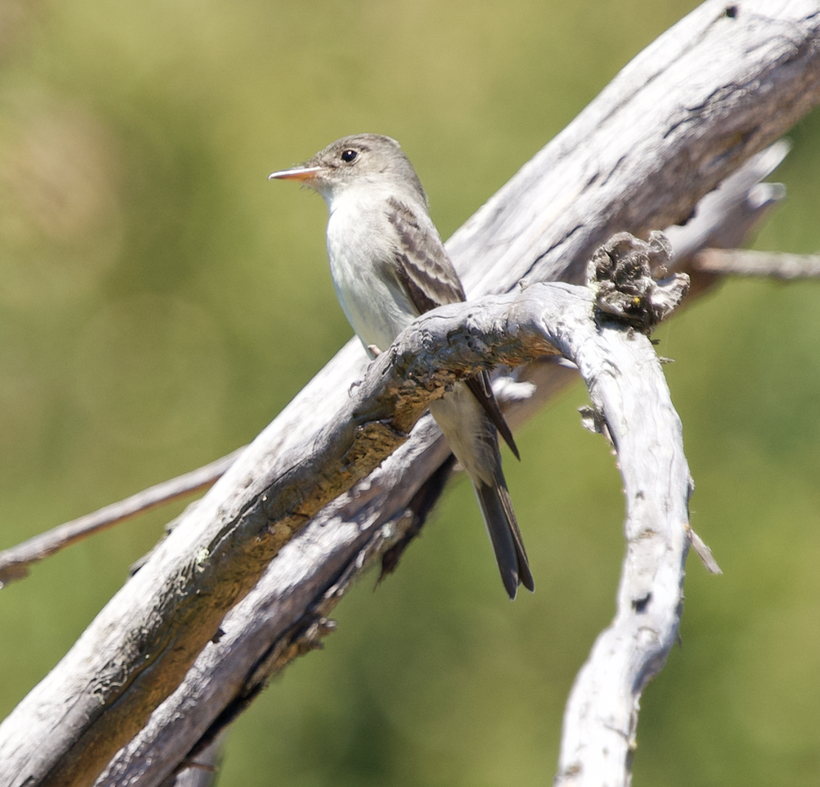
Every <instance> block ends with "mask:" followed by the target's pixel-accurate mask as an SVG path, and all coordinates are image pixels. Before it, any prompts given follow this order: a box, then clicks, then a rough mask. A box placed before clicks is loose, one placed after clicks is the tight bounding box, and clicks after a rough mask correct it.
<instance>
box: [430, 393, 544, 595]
mask: <svg viewBox="0 0 820 787" xmlns="http://www.w3.org/2000/svg"><path fill="white" fill-rule="evenodd" d="M430 412H431V413H432V415H433V417H434V418H435V419H436V421H437V422H438V425H439V426H440V427H441V431H442V432H444V436H445V437H446V438H447V442H448V443H449V444H450V448H451V449H452V451H453V453H454V454H455V455H456V459H458V461H459V462H460V463H461V466H462V467H463V468H464V470H465V471H466V472H467V475H469V476H470V480H471V481H472V482H473V487H474V488H475V492H476V497H478V503H479V505H480V506H481V513H482V515H483V516H484V524H485V525H486V526H487V532H488V533H489V534H490V541H492V544H493V550H494V551H495V559H496V562H497V563H498V569H499V571H500V572H501V579H502V581H503V582H504V587H505V588H506V590H507V594H508V595H509V597H510V598H511V599H512V598H515V594H516V591H517V590H518V586H519V585H524V587H525V588H527V589H528V590H533V589H534V587H535V586H534V584H533V581H532V574H531V573H530V566H529V563H528V562H527V553H526V552H525V551H524V542H523V541H522V539H521V532H520V531H519V530H518V523H517V522H516V519H515V512H514V511H513V507H512V501H511V500H510V493H509V492H508V491H507V483H506V481H505V480H504V473H503V471H502V469H501V453H500V451H499V449H498V433H497V431H496V427H495V425H494V424H493V422H492V421H491V420H490V418H489V416H488V415H487V413H486V412H485V410H484V408H483V407H481V405H480V404H479V403H478V402H477V401H476V399H475V397H474V395H473V393H472V392H471V391H470V389H469V388H468V387H467V385H466V384H464V383H457V384H456V385H455V386H454V387H453V391H452V393H449V394H448V395H447V396H445V397H444V398H442V399H438V400H436V401H435V402H431V403H430Z"/></svg>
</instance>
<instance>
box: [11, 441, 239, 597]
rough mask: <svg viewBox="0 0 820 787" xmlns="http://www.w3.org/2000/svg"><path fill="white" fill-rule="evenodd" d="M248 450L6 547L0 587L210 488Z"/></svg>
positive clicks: (235, 452)
mask: <svg viewBox="0 0 820 787" xmlns="http://www.w3.org/2000/svg"><path fill="white" fill-rule="evenodd" d="M244 450H245V449H244V447H243V448H237V449H236V450H235V451H233V452H231V453H230V454H228V455H227V456H223V457H222V458H221V459H217V460H216V461H214V462H211V463H210V464H207V465H204V466H202V467H198V468H197V469H196V470H191V471H190V472H188V473H184V474H183V475H179V476H177V477H176V478H171V479H169V480H168V481H163V482H162V483H160V484H156V485H155V486H151V487H148V489H143V490H142V491H141V492H137V493H136V494H135V495H131V496H130V497H126V498H125V500H120V501H119V502H118V503H112V504H111V505H107V506H105V507H103V508H100V509H99V510H97V511H94V512H93V513H91V514H86V515H85V516H81V517H79V518H78V519H72V520H71V521H70V522H66V523H64V524H62V525H59V526H58V527H55V528H53V529H52V530H47V531H46V532H45V533H40V534H39V535H36V536H34V537H33V538H29V539H28V540H27V541H23V542H22V543H21V544H17V546H14V547H11V548H10V549H6V550H3V551H2V552H0V589H1V588H3V587H5V586H6V585H8V584H9V583H11V582H14V581H15V580H18V579H22V578H23V577H25V576H27V575H28V572H29V566H31V564H32V563H37V562H38V561H40V560H43V559H45V558H47V557H50V556H51V555H53V554H54V553H55V552H59V551H60V550H61V549H65V548H66V547H68V546H71V545H72V544H76V543H77V542H78V541H82V540H83V539H84V538H88V537H89V536H92V535H94V534H95V533H99V532H101V531H103V530H107V529H108V528H110V527H113V526H114V525H117V524H119V523H120V522H125V521H126V520H128V519H131V518H133V517H135V516H137V515H138V514H143V513H145V512H146V511H150V510H151V509H153V508H157V507H158V506H162V505H166V504H167V503H170V502H171V501H172V500H179V499H181V498H183V497H187V496H189V495H193V494H196V493H197V492H202V491H204V490H205V489H208V488H209V487H210V486H212V485H213V484H214V483H215V482H216V480H217V479H218V478H219V477H220V476H221V475H222V474H223V473H224V472H225V471H226V470H227V469H228V468H229V467H230V466H231V465H232V464H233V463H234V462H235V461H236V459H237V457H238V456H239V455H240V454H241V453H242V451H244Z"/></svg>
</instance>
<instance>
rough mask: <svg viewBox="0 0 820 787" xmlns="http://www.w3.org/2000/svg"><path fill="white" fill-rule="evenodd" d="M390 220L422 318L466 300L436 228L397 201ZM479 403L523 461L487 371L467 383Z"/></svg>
mask: <svg viewBox="0 0 820 787" xmlns="http://www.w3.org/2000/svg"><path fill="white" fill-rule="evenodd" d="M387 202H388V206H389V209H388V214H387V218H388V220H389V221H390V223H391V224H392V225H393V227H394V228H395V230H396V232H397V233H398V234H399V238H400V240H401V243H400V248H401V252H399V253H398V254H397V256H396V274H397V275H398V278H399V281H400V282H401V284H402V286H403V287H404V289H405V290H406V292H407V294H408V295H409V296H410V300H411V302H412V303H413V305H414V306H415V307H416V309H417V310H418V312H419V314H424V312H428V311H430V309H435V308H436V306H442V305H444V304H445V303H460V302H462V301H465V300H467V296H466V295H465V293H464V288H463V287H462V286H461V280H460V279H459V278H458V274H457V273H456V270H455V268H454V267H453V263H452V262H450V258H449V257H448V256H447V252H446V250H445V249H444V244H443V243H442V242H441V238H439V235H438V233H437V232H436V231H435V229H434V228H432V227H431V228H429V229H428V228H424V227H422V225H421V222H420V220H419V218H418V217H417V216H416V214H415V213H414V212H413V210H412V209H411V208H409V207H408V206H407V205H405V204H404V203H402V202H399V201H398V200H396V199H394V198H392V197H391V198H390V199H388V201H387ZM466 383H467V386H468V387H469V389H470V391H472V393H473V395H474V396H475V398H476V399H477V400H478V403H479V404H480V405H481V406H482V407H483V408H484V411H485V412H486V413H487V416H488V417H489V419H490V421H492V423H493V424H494V426H495V428H496V429H498V433H499V434H500V435H501V436H502V437H503V438H504V442H505V443H506V444H507V445H508V446H509V447H510V450H511V451H512V452H513V454H515V456H516V458H520V456H519V454H518V447H517V446H516V444H515V440H513V436H512V432H511V431H510V427H509V426H508V425H507V422H506V421H505V420H504V416H503V415H502V414H501V410H500V409H499V407H498V402H497V401H496V399H495V396H494V395H493V389H492V386H491V385H490V375H489V374H488V373H487V372H486V371H482V372H479V373H478V374H477V375H476V376H475V377H470V378H469V379H468V380H466Z"/></svg>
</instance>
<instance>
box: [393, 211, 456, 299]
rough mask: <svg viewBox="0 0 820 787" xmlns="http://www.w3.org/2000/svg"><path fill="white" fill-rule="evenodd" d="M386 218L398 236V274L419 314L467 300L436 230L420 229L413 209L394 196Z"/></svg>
mask: <svg viewBox="0 0 820 787" xmlns="http://www.w3.org/2000/svg"><path fill="white" fill-rule="evenodd" d="M387 204H388V213H387V218H388V220H389V221H390V223H391V224H392V225H393V227H394V228H395V229H396V232H397V233H398V235H399V240H400V248H401V249H402V251H401V253H400V254H399V255H398V259H397V260H396V262H397V267H398V270H397V273H398V276H399V280H400V281H401V283H402V284H403V285H404V287H405V289H406V290H407V292H408V294H409V295H410V299H411V300H412V301H413V305H414V306H415V307H416V308H417V309H418V310H419V314H424V312H427V311H430V309H435V308H436V306H442V305H443V304H445V303H460V302H461V301H465V300H467V296H466V295H465V294H464V288H463V287H462V286H461V281H460V280H459V278H458V274H457V273H456V271H455V268H453V263H452V262H450V258H449V257H448V256H447V252H446V251H445V250H444V245H443V244H442V242H441V238H439V236H438V233H436V232H435V230H433V231H432V232H430V231H428V230H427V229H422V227H421V225H420V223H419V220H418V218H417V217H416V215H415V214H414V213H413V211H412V210H411V209H410V208H409V207H407V206H406V205H404V204H403V203H401V202H399V201H398V200H396V199H393V198H390V199H388V200H387Z"/></svg>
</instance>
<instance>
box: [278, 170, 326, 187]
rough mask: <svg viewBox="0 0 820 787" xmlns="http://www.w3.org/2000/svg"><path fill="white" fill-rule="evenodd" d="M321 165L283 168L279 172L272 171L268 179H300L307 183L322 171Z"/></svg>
mask: <svg viewBox="0 0 820 787" xmlns="http://www.w3.org/2000/svg"><path fill="white" fill-rule="evenodd" d="M321 169H322V168H321V167H294V168H293V169H283V170H280V171H279V172H271V174H270V175H268V180H298V181H300V182H301V183H306V182H309V181H311V180H313V178H315V177H316V173H317V172H320V171H321Z"/></svg>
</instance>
